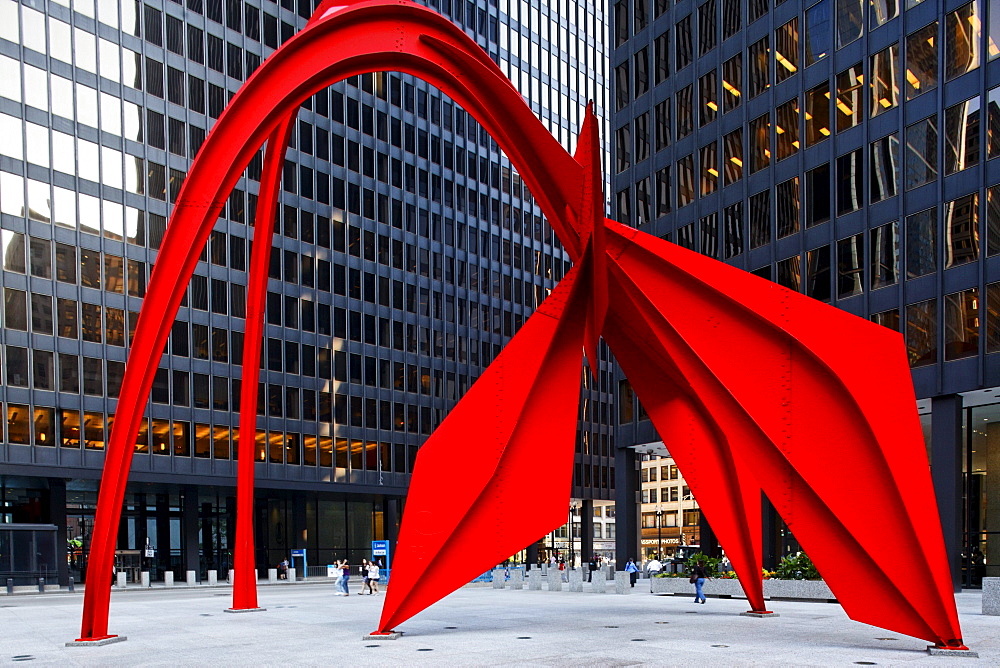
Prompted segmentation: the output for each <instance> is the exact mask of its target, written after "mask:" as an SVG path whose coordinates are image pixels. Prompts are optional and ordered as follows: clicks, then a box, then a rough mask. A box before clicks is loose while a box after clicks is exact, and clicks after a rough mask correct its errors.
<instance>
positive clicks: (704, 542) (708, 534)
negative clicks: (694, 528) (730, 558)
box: [698, 512, 722, 557]
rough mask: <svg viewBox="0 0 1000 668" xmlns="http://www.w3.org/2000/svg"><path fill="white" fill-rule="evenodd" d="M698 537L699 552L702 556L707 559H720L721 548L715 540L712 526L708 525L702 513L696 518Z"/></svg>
mask: <svg viewBox="0 0 1000 668" xmlns="http://www.w3.org/2000/svg"><path fill="white" fill-rule="evenodd" d="M698 535H699V536H700V538H699V540H700V541H701V551H702V553H703V554H705V555H707V556H709V557H721V556H722V548H721V547H720V546H719V539H718V538H716V536H715V532H714V531H712V525H711V524H709V523H708V520H707V519H705V513H704V512H702V513H701V514H700V515H699V518H698Z"/></svg>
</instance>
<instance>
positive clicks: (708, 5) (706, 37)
mask: <svg viewBox="0 0 1000 668" xmlns="http://www.w3.org/2000/svg"><path fill="white" fill-rule="evenodd" d="M715 17H716V7H715V0H707V2H705V3H704V4H703V5H701V6H700V7H698V55H699V56H704V55H705V54H706V53H708V52H709V51H711V50H712V49H714V48H715V43H716V35H717V34H718V27H717V24H716V18H715Z"/></svg>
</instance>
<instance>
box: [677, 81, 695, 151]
mask: <svg viewBox="0 0 1000 668" xmlns="http://www.w3.org/2000/svg"><path fill="white" fill-rule="evenodd" d="M675 99H676V100H677V139H682V138H684V137H687V136H688V135H689V134H691V133H692V132H694V89H693V88H692V87H691V86H690V85H688V86H684V88H681V89H680V90H679V91H677V95H676V98H675Z"/></svg>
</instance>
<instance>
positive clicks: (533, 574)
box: [528, 568, 542, 591]
mask: <svg viewBox="0 0 1000 668" xmlns="http://www.w3.org/2000/svg"><path fill="white" fill-rule="evenodd" d="M528 589H529V590H531V591H541V590H542V572H541V571H540V570H538V569H537V568H535V569H532V570H530V571H528Z"/></svg>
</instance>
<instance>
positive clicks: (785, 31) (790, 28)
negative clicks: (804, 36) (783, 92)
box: [774, 17, 799, 83]
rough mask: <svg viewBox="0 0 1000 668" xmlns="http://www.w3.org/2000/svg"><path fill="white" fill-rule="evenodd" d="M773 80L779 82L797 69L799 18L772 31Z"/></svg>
mask: <svg viewBox="0 0 1000 668" xmlns="http://www.w3.org/2000/svg"><path fill="white" fill-rule="evenodd" d="M774 60H775V63H776V65H775V67H774V80H775V82H776V83H781V82H782V81H784V80H785V79H787V78H788V77H790V76H792V75H793V74H795V73H796V72H798V71H799V19H798V17H796V18H794V19H792V20H791V21H789V22H788V23H786V24H785V25H783V26H781V27H780V28H778V29H777V30H776V31H775V32H774Z"/></svg>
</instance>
